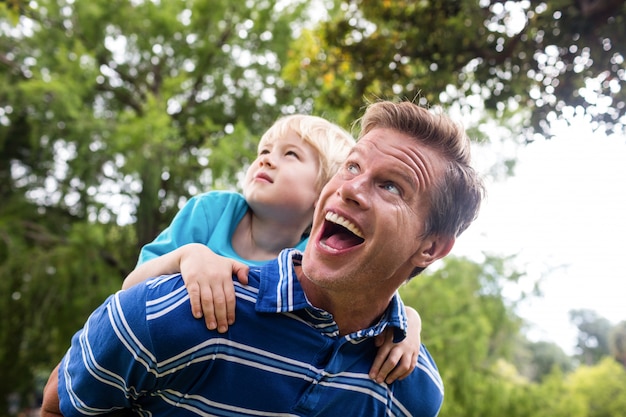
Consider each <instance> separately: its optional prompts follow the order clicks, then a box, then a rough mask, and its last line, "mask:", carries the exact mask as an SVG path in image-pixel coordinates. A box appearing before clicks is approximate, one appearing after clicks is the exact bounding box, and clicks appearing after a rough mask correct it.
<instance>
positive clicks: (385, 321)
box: [256, 249, 407, 342]
mask: <svg viewBox="0 0 626 417" xmlns="http://www.w3.org/2000/svg"><path fill="white" fill-rule="evenodd" d="M301 262H302V252H301V251H299V250H297V249H284V250H283V251H282V252H281V253H280V254H279V255H278V257H277V258H276V259H275V260H273V261H271V262H268V263H267V264H265V265H264V266H263V267H262V268H261V275H260V281H261V282H260V284H259V295H258V299H257V302H256V310H257V311H259V312H263V313H285V312H293V311H296V310H301V309H306V308H309V309H311V308H312V309H315V310H316V311H317V312H318V313H321V312H322V310H320V309H317V308H316V307H314V306H312V305H311V303H309V301H308V300H307V298H306V295H305V294H304V291H303V289H302V286H301V285H300V281H299V280H298V277H297V276H296V272H295V268H294V265H300V264H301ZM324 313H325V314H328V313H326V312H324ZM387 326H392V327H393V328H394V342H399V341H401V340H402V339H404V338H405V337H406V329H407V316H406V313H405V309H404V304H403V303H402V300H401V299H400V296H399V295H398V293H397V292H396V294H394V296H393V298H392V299H391V302H390V303H389V306H388V307H387V309H386V310H385V313H384V314H383V315H382V317H381V319H380V320H379V321H378V323H376V324H374V325H373V326H371V327H369V328H367V329H363V330H359V331H358V332H356V333H354V334H352V335H351V338H352V339H361V338H365V337H373V336H376V335H378V334H380V333H381V332H382V331H383V330H384V329H385V328H386V327H387Z"/></svg>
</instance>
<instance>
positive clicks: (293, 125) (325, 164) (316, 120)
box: [259, 114, 355, 190]
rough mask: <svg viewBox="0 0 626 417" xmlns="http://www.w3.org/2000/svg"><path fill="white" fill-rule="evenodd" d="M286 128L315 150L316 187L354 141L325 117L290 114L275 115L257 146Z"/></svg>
mask: <svg viewBox="0 0 626 417" xmlns="http://www.w3.org/2000/svg"><path fill="white" fill-rule="evenodd" d="M290 130H291V131H293V132H295V133H296V134H297V135H298V136H300V137H301V138H302V140H303V141H305V142H306V143H308V144H309V145H311V146H312V147H313V148H314V149H315V150H316V151H317V157H318V160H319V165H320V172H319V174H318V176H317V182H316V186H317V187H318V190H321V189H322V187H323V186H324V185H325V184H326V183H327V182H328V181H329V180H330V178H331V177H332V176H333V175H335V173H336V172H337V171H338V170H339V167H340V166H341V164H343V162H344V161H345V160H346V158H347V157H348V153H349V152H350V150H351V149H352V147H353V146H354V144H355V140H354V138H353V137H352V135H351V134H350V133H348V132H347V131H346V130H344V129H342V128H341V127H339V126H338V125H336V124H334V123H331V122H329V121H328V120H326V119H323V118H321V117H317V116H309V115H304V114H294V115H290V116H284V117H281V118H279V119H278V120H277V121H276V122H275V123H274V124H273V125H272V127H270V128H269V129H268V130H267V131H266V132H265V133H264V134H263V136H262V137H261V141H260V142H259V147H261V146H262V145H265V144H268V143H272V142H273V141H274V140H276V139H277V138H279V137H282V136H284V135H286V134H287V132H288V131H290Z"/></svg>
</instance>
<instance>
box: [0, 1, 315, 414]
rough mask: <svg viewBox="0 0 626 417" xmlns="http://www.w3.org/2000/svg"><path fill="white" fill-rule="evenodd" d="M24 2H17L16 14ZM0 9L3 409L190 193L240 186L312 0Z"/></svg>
mask: <svg viewBox="0 0 626 417" xmlns="http://www.w3.org/2000/svg"><path fill="white" fill-rule="evenodd" d="M13 5H17V6H16V7H13ZM2 6H3V7H1V8H0V201H2V206H0V272H1V273H2V276H3V280H2V283H1V284H0V288H2V292H1V295H0V324H1V325H2V330H1V331H0V369H2V370H3V378H2V380H1V381H0V410H5V409H6V407H5V406H4V405H5V404H4V402H5V400H6V395H5V394H6V393H9V392H12V391H16V392H18V393H25V392H27V391H28V390H29V387H30V386H31V385H32V381H33V375H34V374H35V373H36V372H37V369H41V368H47V369H48V370H49V369H51V367H52V366H54V365H55V364H56V363H57V362H58V360H59V359H60V357H61V353H62V351H63V350H64V349H65V348H66V347H67V344H68V342H69V338H70V337H71V334H72V333H73V332H74V331H75V330H77V328H78V327H79V326H80V325H81V324H82V323H83V322H84V320H85V319H86V316H87V314H88V313H89V312H90V311H91V310H92V309H93V308H94V307H95V306H96V305H97V304H99V303H100V302H102V301H103V298H104V296H105V295H106V294H109V293H111V292H113V291H114V290H116V289H117V288H119V286H120V284H121V281H122V279H123V277H124V276H125V275H126V273H128V272H129V271H130V269H132V267H133V266H134V262H135V259H136V256H137V254H138V248H139V247H140V246H141V245H142V244H144V243H145V242H147V241H149V240H152V239H153V238H154V236H155V235H156V234H157V233H158V232H159V231H160V230H162V229H163V227H164V226H165V225H166V224H167V223H168V222H169V220H170V219H171V217H172V216H173V214H174V212H175V211H177V210H178V208H179V206H180V204H182V203H183V202H185V200H186V199H187V198H188V197H189V196H190V195H192V194H196V193H198V192H199V191H204V190H208V189H210V188H227V187H228V188H235V187H236V181H237V173H238V172H240V170H241V169H242V167H244V166H245V164H246V163H247V161H249V160H250V159H251V156H252V155H253V154H254V152H255V150H256V143H257V138H258V136H259V135H260V133H261V132H262V131H264V130H265V129H266V128H267V127H269V126H270V125H271V124H272V123H273V122H274V120H275V119H276V117H278V116H279V115H280V114H281V113H283V112H289V111H290V110H291V109H289V108H283V107H282V106H281V105H280V104H279V100H281V101H280V103H284V102H291V101H293V100H292V99H290V97H291V95H290V94H291V93H290V90H289V89H288V88H286V87H285V85H284V83H283V82H282V80H281V79H280V71H281V66H282V63H283V62H284V61H285V60H286V57H287V53H288V43H289V40H290V39H291V36H292V27H293V25H297V24H298V22H299V21H300V20H301V17H302V13H303V11H304V9H305V7H306V4H305V3H304V2H298V1H294V2H288V3H285V2H279V1H275V0H269V1H262V2H261V1H251V2H235V3H233V2H230V1H226V0H215V1H213V0H212V1H191V0H189V1H176V2H174V1H165V2H153V1H142V0H139V1H128V0H114V1H105V0H93V1H71V0H67V1H65V0H60V1H57V0H54V1H52V0H41V1H37V2H30V3H25V2H20V1H17V2H16V1H11V5H10V6H11V7H4V3H2Z"/></svg>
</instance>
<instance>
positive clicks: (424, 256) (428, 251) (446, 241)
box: [411, 236, 456, 268]
mask: <svg viewBox="0 0 626 417" xmlns="http://www.w3.org/2000/svg"><path fill="white" fill-rule="evenodd" d="M455 241H456V238H455V237H454V236H431V237H428V238H426V239H424V240H423V241H422V243H421V245H420V246H419V248H418V249H417V251H416V252H415V253H414V254H413V256H412V257H411V262H412V264H413V265H414V266H415V267H420V268H426V267H427V266H428V265H430V264H432V263H433V262H435V261H436V260H437V259H441V258H443V257H444V256H446V255H447V254H449V253H450V251H451V250H452V247H453V246H454V242H455Z"/></svg>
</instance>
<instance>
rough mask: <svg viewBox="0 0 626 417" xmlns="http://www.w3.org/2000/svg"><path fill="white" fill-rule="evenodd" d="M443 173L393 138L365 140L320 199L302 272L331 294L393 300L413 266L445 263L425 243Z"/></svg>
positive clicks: (435, 162) (383, 134)
mask: <svg viewBox="0 0 626 417" xmlns="http://www.w3.org/2000/svg"><path fill="white" fill-rule="evenodd" d="M444 166H445V163H444V161H443V159H442V158H441V157H439V156H438V154H437V153H436V152H434V151H433V150H431V149H429V148H427V147H425V146H423V145H421V144H420V143H418V142H417V141H416V140H415V139H412V138H411V137H409V136H407V135H405V134H402V133H399V132H397V131H395V130H391V129H383V128H379V129H374V130H372V131H370V132H369V133H367V134H366V135H365V136H363V137H362V138H361V139H360V140H359V141H358V142H357V145H356V147H355V148H354V149H353V151H352V152H351V154H350V155H349V156H348V159H347V161H346V162H345V163H344V165H343V167H342V168H341V170H340V171H339V172H338V173H337V174H336V175H335V176H334V177H333V178H332V179H331V180H330V182H329V183H328V184H327V185H326V186H325V187H324V189H323V190H322V193H321V195H320V199H319V201H318V205H317V208H316V211H315V216H314V220H313V229H312V232H311V237H310V241H309V244H308V246H307V248H306V251H305V254H304V258H303V264H302V265H303V271H304V274H305V275H306V277H307V278H308V280H310V281H311V282H312V283H314V284H315V285H316V286H318V287H321V288H324V289H327V290H330V289H332V290H339V291H342V290H344V291H354V292H355V293H357V292H359V291H365V293H363V294H368V293H369V294H373V295H375V294H379V295H382V292H384V293H385V294H387V293H389V294H391V293H393V292H394V291H395V290H396V289H397V288H398V287H399V286H400V285H401V284H402V283H403V282H404V280H406V279H407V278H408V276H409V274H410V272H411V271H412V270H413V269H414V267H415V266H427V265H428V264H430V263H432V262H433V261H434V260H435V259H436V257H441V256H439V255H437V253H435V252H436V251H435V248H434V245H435V243H434V242H433V240H432V239H430V238H425V239H423V238H421V237H420V236H421V234H422V232H423V230H424V221H425V219H426V215H427V214H428V210H429V207H430V203H429V194H430V191H431V190H432V188H433V187H434V186H435V183H436V179H437V178H440V177H441V175H442V174H443V170H444ZM430 246H433V247H432V248H431V247H430ZM446 253H447V252H446Z"/></svg>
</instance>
